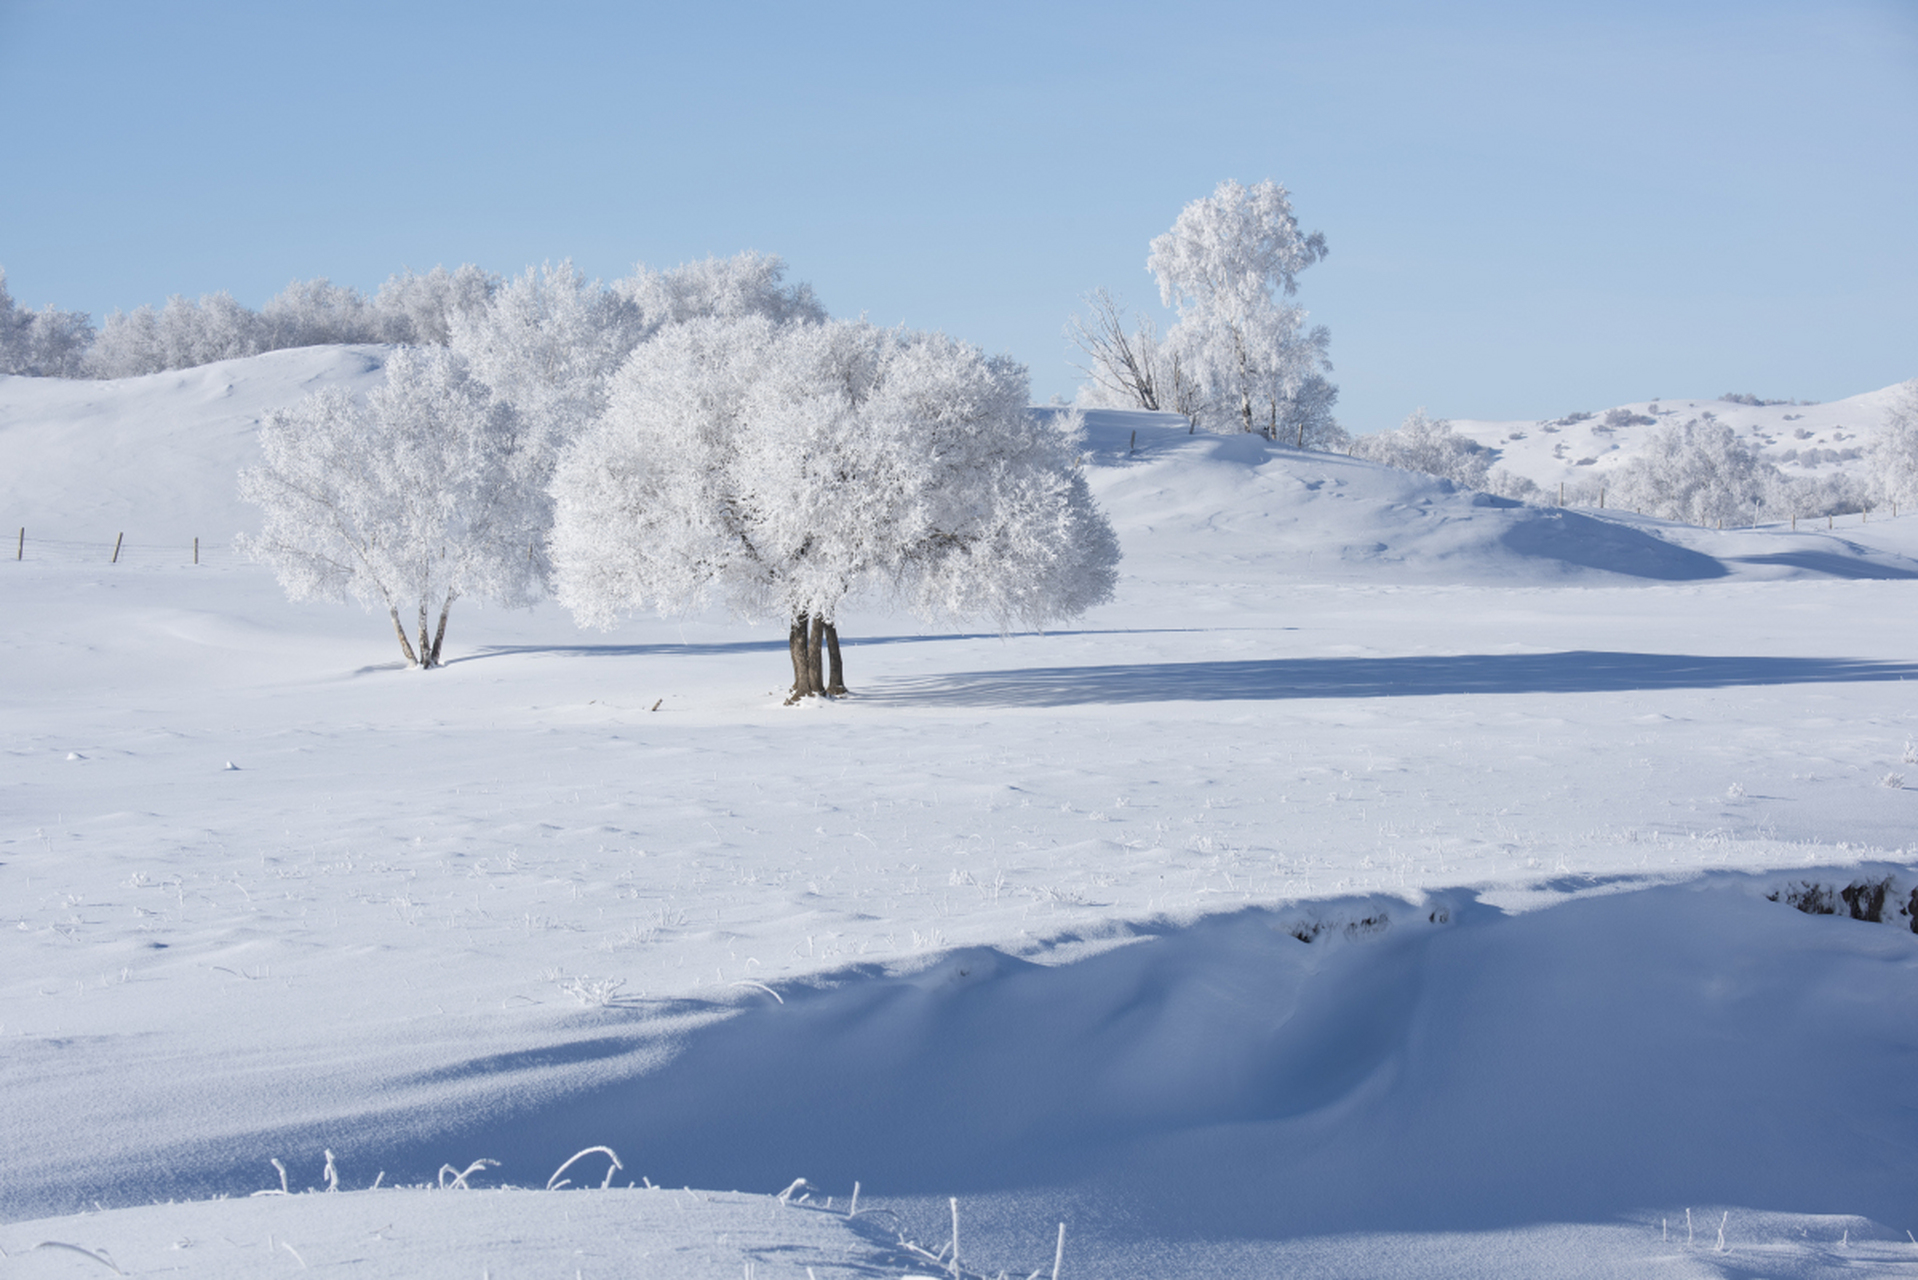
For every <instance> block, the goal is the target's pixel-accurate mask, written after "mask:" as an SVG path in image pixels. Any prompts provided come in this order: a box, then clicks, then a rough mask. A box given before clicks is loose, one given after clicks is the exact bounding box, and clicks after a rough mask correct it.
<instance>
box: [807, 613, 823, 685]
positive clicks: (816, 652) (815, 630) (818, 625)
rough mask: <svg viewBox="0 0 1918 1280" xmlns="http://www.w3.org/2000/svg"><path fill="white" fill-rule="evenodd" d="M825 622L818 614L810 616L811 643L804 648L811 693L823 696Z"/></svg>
mask: <svg viewBox="0 0 1918 1280" xmlns="http://www.w3.org/2000/svg"><path fill="white" fill-rule="evenodd" d="M825 658H826V620H825V619H824V618H822V617H821V616H820V615H818V614H816V613H815V614H814V615H813V616H812V643H811V644H809V645H808V646H807V647H806V678H807V680H808V681H809V682H810V684H811V686H812V692H813V693H815V694H820V695H823V694H824V693H825V692H826V671H825V665H826V664H825Z"/></svg>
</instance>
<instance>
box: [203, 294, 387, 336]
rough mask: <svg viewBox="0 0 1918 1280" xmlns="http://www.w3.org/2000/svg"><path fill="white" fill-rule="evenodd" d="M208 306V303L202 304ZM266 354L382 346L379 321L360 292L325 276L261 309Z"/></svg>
mask: <svg viewBox="0 0 1918 1280" xmlns="http://www.w3.org/2000/svg"><path fill="white" fill-rule="evenodd" d="M202 301H203V302H204V299H203V300H202ZM259 323H260V326H261V328H262V330H263V339H264V340H263V341H262V343H261V347H260V349H261V350H263V351H285V350H288V349H289V348H292V347H321V346H330V345H332V344H334V343H341V342H379V341H382V340H383V337H384V335H383V334H382V333H381V332H380V323H379V317H378V314H377V313H376V311H375V309H374V307H373V305H372V304H371V303H369V302H368V301H367V299H366V295H364V294H362V293H361V292H360V291H359V290H358V289H354V288H351V287H349V286H347V285H342V284H334V283H333V282H332V281H331V280H328V279H327V278H326V277H325V276H319V277H316V278H314V279H312V280H295V281H293V282H291V283H290V284H288V285H287V286H286V288H284V289H282V290H280V292H278V293H277V294H275V295H273V296H272V297H271V298H268V299H267V302H266V305H265V306H264V307H261V308H260V318H259Z"/></svg>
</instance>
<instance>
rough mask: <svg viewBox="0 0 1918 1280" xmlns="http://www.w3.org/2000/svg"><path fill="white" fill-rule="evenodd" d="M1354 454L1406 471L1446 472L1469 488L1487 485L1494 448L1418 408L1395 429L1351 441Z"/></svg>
mask: <svg viewBox="0 0 1918 1280" xmlns="http://www.w3.org/2000/svg"><path fill="white" fill-rule="evenodd" d="M1352 456H1353V457H1355V458H1370V459H1371V460H1372V461H1374V462H1383V463H1385V464H1386V465H1387V466H1390V467H1401V468H1403V469H1404V470H1406V471H1423V472H1424V473H1425V474H1426V475H1431V476H1443V477H1444V478H1445V479H1447V480H1450V481H1452V482H1453V483H1454V484H1459V485H1463V486H1464V487H1466V488H1468V489H1485V488H1486V487H1487V482H1488V479H1489V475H1490V471H1491V466H1492V451H1491V450H1490V449H1487V448H1486V447H1485V446H1484V445H1482V444H1480V443H1479V442H1478V441H1476V440H1473V439H1471V438H1470V437H1468V436H1462V435H1460V434H1459V433H1458V432H1457V431H1454V430H1453V429H1452V424H1451V422H1449V421H1448V420H1446V419H1444V418H1434V417H1431V416H1429V415H1428V414H1427V413H1426V412H1425V410H1424V409H1423V408H1419V409H1415V410H1413V411H1412V413H1411V414H1410V415H1409V416H1408V417H1407V418H1406V419H1405V421H1404V422H1402V423H1400V424H1399V426H1398V429H1397V430H1395V431H1379V432H1375V433H1374V434H1372V435H1367V436H1358V437H1355V438H1354V439H1353V441H1352Z"/></svg>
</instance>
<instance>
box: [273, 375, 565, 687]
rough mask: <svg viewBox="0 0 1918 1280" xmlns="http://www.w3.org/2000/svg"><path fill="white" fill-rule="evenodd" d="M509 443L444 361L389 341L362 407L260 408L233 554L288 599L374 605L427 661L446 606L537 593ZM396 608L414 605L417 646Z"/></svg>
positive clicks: (345, 402) (508, 430)
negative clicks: (253, 522) (250, 531)
mask: <svg viewBox="0 0 1918 1280" xmlns="http://www.w3.org/2000/svg"><path fill="white" fill-rule="evenodd" d="M522 447H523V439H522V432H521V430H520V428H519V423H518V420H517V418H516V416H515V415H514V414H513V412H512V411H511V409H509V408H508V407H506V406H505V405H502V404H500V403H498V402H497V401H495V400H493V399H492V398H491V397H490V396H489V395H488V394H487V393H486V390H485V388H484V387H482V386H481V385H480V384H479V383H477V382H476V381H475V380H474V379H473V378H472V377H471V376H470V375H469V374H468V372H467V371H466V369H465V367H464V366H463V364H462V363H461V362H460V361H459V359H458V358H457V357H455V356H453V355H452V354H451V353H450V352H448V351H446V350H445V349H444V348H409V347H402V348H400V349H399V350H397V351H395V352H394V353H393V356H392V358H391V360H390V361H389V363H388V364H387V369H386V382H385V384H384V385H382V386H380V387H377V388H375V389H374V390H372V391H370V392H368V393H367V396H366V401H365V403H364V404H361V403H358V402H356V401H354V400H353V399H352V398H351V397H349V396H347V395H346V394H345V393H343V392H341V391H338V390H327V391H322V392H320V393H318V394H317V395H313V396H309V397H308V398H307V399H306V400H304V401H302V402H301V403H300V404H298V405H296V406H294V407H292V408H289V409H282V410H276V411H274V412H272V413H269V414H267V416H266V418H265V419H264V420H263V421H262V422H261V424H260V448H261V452H262V454H263V455H264V460H263V461H262V463H261V464H260V465H259V466H256V467H250V468H248V469H246V470H245V471H243V472H241V474H240V496H241V497H243V498H245V499H246V500H247V501H249V502H252V503H254V504H256V505H258V506H259V507H260V508H261V511H262V512H263V513H264V517H265V519H264V523H263V528H262V530H261V532H260V533H259V534H258V535H257V536H253V537H243V538H242V539H241V547H242V550H244V551H245V552H246V553H247V554H248V555H250V556H251V557H253V558H254V559H256V560H259V561H261V562H263V563H266V564H268V565H271V566H272V568H273V570H274V572H275V573H276V574H277V575H278V577H279V580H280V585H281V586H282V587H283V588H284V589H285V590H286V593H287V595H288V596H289V597H290V598H292V599H294V600H305V599H314V598H319V599H329V600H343V599H346V598H348V597H353V598H356V599H358V600H359V601H360V602H361V603H362V604H365V605H367V606H368V607H369V608H370V607H372V606H373V605H376V604H377V605H379V606H381V607H383V608H385V610H386V612H387V615H388V616H389V617H390V618H391V619H392V623H393V630H394V632H395V633H396V634H397V635H398V637H399V642H400V651H401V652H402V653H403V654H404V655H405V656H406V661H407V663H408V665H409V666H414V667H420V668H429V667H436V666H439V665H440V664H441V661H442V653H443V645H444V643H445V640H446V620H447V615H448V614H449V613H451V611H452V608H453V604H454V602H455V601H456V600H459V599H460V598H462V597H468V596H470V597H479V598H482V599H488V600H492V601H494V602H496V603H499V604H505V605H525V604H530V603H532V602H533V601H534V600H535V599H537V598H539V596H541V595H543V594H544V592H545V587H546V583H545V571H544V564H543V562H542V561H541V560H540V559H539V558H537V557H535V556H533V555H532V554H530V548H531V546H532V543H533V539H534V538H535V536H536V535H537V534H538V532H539V519H540V514H539V509H538V507H537V505H536V504H535V503H533V502H531V501H529V494H528V492H527V490H526V488H525V486H524V484H523V483H521V479H520V477H521V474H522V471H523V468H522V466H521V464H520V459H519V457H518V455H519V453H520V452H521V450H522ZM402 610H405V611H407V612H412V611H415V610H417V615H418V626H419V631H418V643H417V644H415V643H414V642H413V640H411V639H409V637H408V635H407V624H406V622H405V621H403V620H402V618H401V612H402ZM436 612H437V614H438V624H437V626H432V625H430V624H431V621H432V617H433V615H434V614H435V613H436Z"/></svg>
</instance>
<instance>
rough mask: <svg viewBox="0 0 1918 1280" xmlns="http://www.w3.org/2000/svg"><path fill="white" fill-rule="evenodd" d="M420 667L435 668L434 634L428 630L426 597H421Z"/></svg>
mask: <svg viewBox="0 0 1918 1280" xmlns="http://www.w3.org/2000/svg"><path fill="white" fill-rule="evenodd" d="M420 666H421V668H423V669H425V670H428V671H430V670H432V668H433V633H432V632H430V631H428V630H427V629H426V597H425V596H421V597H420Z"/></svg>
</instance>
